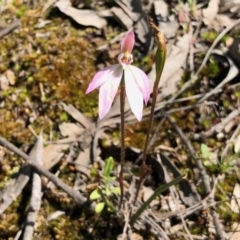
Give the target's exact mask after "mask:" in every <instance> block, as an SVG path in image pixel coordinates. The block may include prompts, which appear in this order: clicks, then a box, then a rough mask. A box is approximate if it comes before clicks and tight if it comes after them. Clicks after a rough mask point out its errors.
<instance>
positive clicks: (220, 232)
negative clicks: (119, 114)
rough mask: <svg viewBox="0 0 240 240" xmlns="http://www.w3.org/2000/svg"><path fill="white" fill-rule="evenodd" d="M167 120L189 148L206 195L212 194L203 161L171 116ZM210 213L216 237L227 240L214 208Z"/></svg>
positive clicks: (211, 199)
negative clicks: (196, 154)
mask: <svg viewBox="0 0 240 240" xmlns="http://www.w3.org/2000/svg"><path fill="white" fill-rule="evenodd" d="M166 118H167V120H168V122H169V123H170V124H171V125H172V127H173V128H174V130H175V131H176V132H177V134H178V135H179V137H180V138H181V140H182V141H183V143H184V144H185V146H186V147H187V150H188V152H189V154H190V156H191V158H192V159H194V160H195V162H196V165H197V167H198V169H199V172H200V175H201V177H202V181H203V185H204V188H205V191H206V194H210V192H211V186H210V177H209V176H208V174H207V172H206V169H205V168H204V166H203V164H202V161H201V159H199V158H197V157H196V156H195V152H194V149H193V147H192V145H191V143H190V142H189V141H188V139H187V138H186V136H185V135H184V134H183V132H182V130H181V129H180V128H179V127H178V126H177V125H176V124H175V123H174V122H173V121H172V119H171V118H170V116H168V115H166ZM209 202H210V203H213V202H214V198H213V197H212V196H210V197H209ZM210 212H211V215H212V218H213V222H214V225H215V228H216V236H217V237H218V239H219V240H223V239H225V237H224V236H225V234H224V231H223V228H222V225H221V223H220V220H219V217H218V214H217V213H216V211H215V209H214V208H213V207H211V208H210Z"/></svg>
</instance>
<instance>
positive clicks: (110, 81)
mask: <svg viewBox="0 0 240 240" xmlns="http://www.w3.org/2000/svg"><path fill="white" fill-rule="evenodd" d="M122 74H123V69H122V66H121V65H120V64H118V68H116V69H115V71H114V74H112V75H111V76H108V78H107V81H106V82H105V83H104V84H103V85H102V86H101V87H100V91H99V101H98V107H99V118H100V119H102V118H103V117H104V116H105V115H106V114H107V113H108V111H109V109H110V108H111V106H112V102H113V99H114V97H115V95H116V93H117V90H118V87H119V84H120V81H121V79H122Z"/></svg>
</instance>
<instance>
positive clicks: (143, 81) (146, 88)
mask: <svg viewBox="0 0 240 240" xmlns="http://www.w3.org/2000/svg"><path fill="white" fill-rule="evenodd" d="M128 68H129V69H130V71H131V72H132V75H133V76H134V79H135V81H136V84H137V85H138V87H139V88H140V91H141V92H142V94H143V98H144V102H145V104H147V102H148V100H149V98H150V84H149V80H148V77H147V75H146V74H145V73H144V72H143V71H142V70H141V69H139V68H137V67H135V66H132V65H129V66H128Z"/></svg>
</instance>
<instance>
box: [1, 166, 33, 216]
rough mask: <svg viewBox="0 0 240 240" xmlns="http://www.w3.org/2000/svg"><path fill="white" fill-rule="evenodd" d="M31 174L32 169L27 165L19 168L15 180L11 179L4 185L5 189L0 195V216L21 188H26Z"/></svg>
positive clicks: (19, 192)
mask: <svg viewBox="0 0 240 240" xmlns="http://www.w3.org/2000/svg"><path fill="white" fill-rule="evenodd" d="M31 173H32V168H31V167H30V166H28V165H23V166H22V167H21V168H20V170H19V172H18V175H17V177H16V179H14V180H13V179H11V180H10V181H9V182H8V183H7V184H6V187H5V188H4V189H3V190H2V193H1V194H0V201H1V204H0V214H2V213H3V212H4V211H5V210H6V209H7V208H8V207H9V206H10V205H11V204H12V202H13V201H14V200H15V199H16V198H17V197H18V195H20V194H21V192H22V190H23V188H24V187H25V186H26V184H27V183H28V181H29V179H30V176H31ZM13 181H14V182H13ZM12 182H13V183H12Z"/></svg>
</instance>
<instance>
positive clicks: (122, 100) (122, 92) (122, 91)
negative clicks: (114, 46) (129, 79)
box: [119, 73, 126, 209]
mask: <svg viewBox="0 0 240 240" xmlns="http://www.w3.org/2000/svg"><path fill="white" fill-rule="evenodd" d="M120 85H121V86H120V114H121V125H120V131H121V163H120V164H121V169H120V173H119V185H120V189H121V196H120V203H119V209H121V206H122V202H123V195H124V186H123V170H124V162H125V126H124V107H125V96H126V92H125V85H124V73H123V77H122V81H121V84H120Z"/></svg>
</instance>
